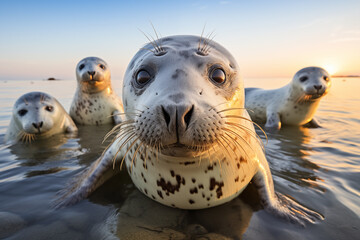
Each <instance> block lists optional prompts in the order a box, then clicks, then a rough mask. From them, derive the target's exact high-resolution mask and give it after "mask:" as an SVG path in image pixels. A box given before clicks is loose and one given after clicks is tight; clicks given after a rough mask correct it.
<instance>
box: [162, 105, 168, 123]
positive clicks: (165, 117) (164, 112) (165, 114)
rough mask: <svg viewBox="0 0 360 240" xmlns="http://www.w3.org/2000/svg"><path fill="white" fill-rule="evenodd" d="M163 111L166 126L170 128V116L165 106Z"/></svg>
mask: <svg viewBox="0 0 360 240" xmlns="http://www.w3.org/2000/svg"><path fill="white" fill-rule="evenodd" d="M161 110H162V112H163V115H164V119H165V122H166V126H168V127H169V124H170V115H169V113H168V112H166V110H165V108H164V107H163V106H161Z"/></svg>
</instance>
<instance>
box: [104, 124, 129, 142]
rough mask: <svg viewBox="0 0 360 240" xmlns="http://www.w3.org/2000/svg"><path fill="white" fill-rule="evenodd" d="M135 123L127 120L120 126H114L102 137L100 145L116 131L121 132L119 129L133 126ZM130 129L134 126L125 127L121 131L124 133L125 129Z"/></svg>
mask: <svg viewBox="0 0 360 240" xmlns="http://www.w3.org/2000/svg"><path fill="white" fill-rule="evenodd" d="M133 123H135V121H134V120H128V121H125V122H122V123H120V124H117V125H116V126H114V127H113V128H112V129H111V130H110V131H109V132H108V133H107V134H106V135H105V136H104V139H103V141H102V144H103V143H104V142H105V141H106V139H108V138H109V137H110V136H111V135H112V134H113V133H114V132H115V131H116V130H118V129H120V131H121V127H123V126H125V125H130V124H133ZM131 127H134V126H131V125H130V126H127V127H125V128H123V130H124V131H125V130H126V129H128V128H131Z"/></svg>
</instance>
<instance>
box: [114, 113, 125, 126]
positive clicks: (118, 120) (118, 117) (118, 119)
mask: <svg viewBox="0 0 360 240" xmlns="http://www.w3.org/2000/svg"><path fill="white" fill-rule="evenodd" d="M122 114H123V113H122V112H120V111H119V110H116V111H114V112H113V113H112V117H113V120H114V123H115V124H120V123H122V122H123V119H122Z"/></svg>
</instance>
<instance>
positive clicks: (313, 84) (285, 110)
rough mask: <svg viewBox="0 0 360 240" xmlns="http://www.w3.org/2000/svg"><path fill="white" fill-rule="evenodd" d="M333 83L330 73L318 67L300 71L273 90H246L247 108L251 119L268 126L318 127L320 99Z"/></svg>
mask: <svg viewBox="0 0 360 240" xmlns="http://www.w3.org/2000/svg"><path fill="white" fill-rule="evenodd" d="M330 86H331V79H330V75H329V73H328V72H326V71H325V70H324V69H322V68H319V67H307V68H303V69H301V70H299V71H298V72H297V73H296V74H295V76H294V77H293V79H292V81H291V82H290V83H289V84H287V85H286V86H284V87H282V88H278V89H273V90H264V89H259V88H246V89H245V107H246V109H248V110H249V114H250V116H251V119H252V120H253V121H255V122H257V123H265V127H266V128H269V129H280V128H281V125H282V124H285V125H296V126H300V125H304V124H306V125H307V126H308V127H319V126H320V125H319V123H318V122H317V121H316V120H315V119H314V115H315V111H316V109H317V108H318V106H319V103H320V99H321V98H322V97H323V96H325V95H326V94H327V93H328V91H329V89H330Z"/></svg>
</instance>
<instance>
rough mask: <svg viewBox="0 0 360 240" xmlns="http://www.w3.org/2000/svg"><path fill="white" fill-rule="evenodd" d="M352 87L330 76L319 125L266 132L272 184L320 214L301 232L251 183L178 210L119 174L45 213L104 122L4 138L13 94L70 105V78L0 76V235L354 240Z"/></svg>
mask: <svg viewBox="0 0 360 240" xmlns="http://www.w3.org/2000/svg"><path fill="white" fill-rule="evenodd" d="M286 82H287V80H286V81H285V80H284V79H262V80H258V79H253V80H248V81H246V82H245V85H246V86H247V87H258V86H264V87H265V88H270V87H272V86H276V87H277V86H281V85H283V84H284V83H286ZM60 85H61V87H60ZM359 88H360V79H346V81H342V79H334V81H333V87H332V89H331V91H330V94H329V95H328V96H326V97H325V98H324V99H323V100H322V102H321V104H320V108H319V110H318V112H317V114H316V118H317V119H318V120H319V122H320V123H321V124H322V126H323V128H318V129H307V128H302V127H300V128H298V127H286V126H284V127H283V128H282V129H281V130H280V131H278V132H274V133H268V139H269V141H268V144H267V145H266V156H267V158H268V161H269V164H270V168H271V171H272V174H273V178H274V182H275V188H276V190H277V191H279V192H281V193H283V194H287V195H289V196H290V197H293V198H294V199H296V200H297V201H299V202H300V203H302V204H304V205H306V206H307V207H310V208H312V209H314V210H316V211H318V212H320V213H322V214H323V215H324V216H325V220H324V221H323V222H321V223H318V224H315V225H308V226H307V228H305V229H302V228H299V227H298V226H294V225H292V224H290V223H287V222H285V221H283V220H280V219H278V218H276V217H273V216H272V215H270V214H267V213H266V212H265V211H262V210H261V207H260V204H259V197H258V195H257V193H256V190H255V189H254V186H252V184H250V185H249V186H248V188H246V190H245V191H244V192H243V193H242V194H241V196H240V197H239V198H237V199H235V200H234V201H231V202H230V203H227V204H224V205H222V206H219V207H215V208H211V209H205V210H197V211H187V210H179V209H172V208H169V207H165V206H163V205H160V204H159V203H156V202H154V201H152V200H150V199H148V198H147V197H146V196H144V195H143V194H141V193H140V192H139V191H137V190H136V188H135V187H134V185H133V184H132V182H131V179H130V178H129V176H128V174H127V173H126V172H125V171H122V172H120V173H119V174H117V175H116V176H114V177H113V178H111V179H110V180H109V181H107V182H106V183H105V184H104V185H103V186H101V187H100V188H99V189H98V190H96V191H95V192H94V194H92V195H91V197H90V198H89V199H87V200H84V201H81V202H80V203H79V204H76V205H74V206H71V207H67V208H63V209H59V210H53V209H51V207H50V203H51V200H52V199H54V197H55V195H56V193H57V192H58V191H59V190H61V189H63V188H64V186H65V185H66V184H67V182H68V181H69V180H70V179H72V178H73V177H74V176H75V175H76V174H77V173H79V172H80V171H81V170H82V169H84V168H86V167H87V166H89V165H90V164H91V163H92V162H93V161H95V160H96V158H97V157H99V156H100V154H101V153H102V151H103V150H104V149H105V147H106V146H107V144H108V143H109V142H110V140H111V139H109V140H107V141H106V142H105V143H104V144H101V142H102V140H103V137H104V135H105V134H106V133H107V132H108V131H109V130H110V129H111V128H112V126H110V125H106V126H101V127H96V126H79V134H78V136H64V135H58V136H54V137H53V138H51V139H48V140H47V141H42V142H36V143H34V144H31V145H26V144H20V143H19V144H15V145H12V146H11V145H5V144H4V142H3V138H4V133H5V130H6V127H7V124H8V123H9V121H10V116H11V107H12V105H13V102H14V101H15V100H16V99H17V97H18V96H20V95H21V94H23V93H25V92H28V91H35V90H37V91H45V92H48V93H50V94H52V95H53V96H55V97H57V99H58V100H59V101H60V102H61V103H62V104H63V105H64V107H65V109H69V106H70V103H71V98H72V95H73V93H74V91H75V82H73V81H59V82H56V81H55V82H43V81H41V82H40V81H39V82H36V81H35V82H33V83H32V84H30V83H28V82H10V81H8V82H7V83H4V82H0V92H1V94H0V239H1V238H4V237H8V238H9V239H24V236H26V239H66V238H67V239H101V238H106V239H117V238H121V239H356V238H357V237H358V236H359V234H360V233H359V229H360V220H359V217H360V207H359V206H360V198H359V196H360V186H359V182H360V174H359V173H360V138H359V137H358V136H359V135H360V98H359V97H358V93H357V92H358V91H357V89H359ZM59 89H63V90H62V91H59ZM258 134H259V135H260V136H261V135H262V133H261V131H258Z"/></svg>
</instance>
